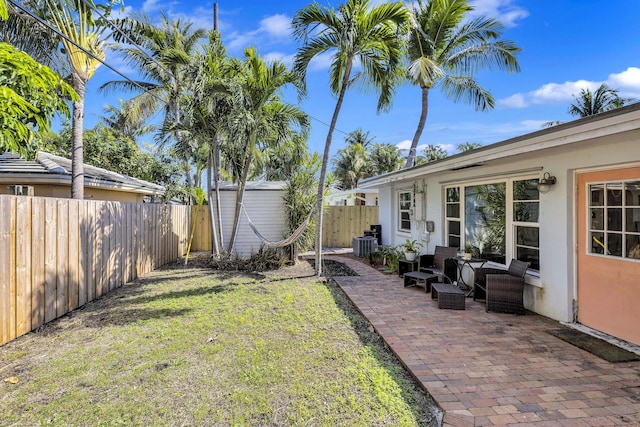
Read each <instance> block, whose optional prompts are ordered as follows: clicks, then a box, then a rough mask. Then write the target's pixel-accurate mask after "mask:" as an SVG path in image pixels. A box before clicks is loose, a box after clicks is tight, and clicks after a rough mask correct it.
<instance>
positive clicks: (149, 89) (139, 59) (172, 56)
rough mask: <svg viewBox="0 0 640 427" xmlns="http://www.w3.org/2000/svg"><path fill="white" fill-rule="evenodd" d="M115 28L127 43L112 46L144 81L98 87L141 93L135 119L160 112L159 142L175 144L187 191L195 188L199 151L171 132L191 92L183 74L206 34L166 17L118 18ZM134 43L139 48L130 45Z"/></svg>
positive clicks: (134, 107)
mask: <svg viewBox="0 0 640 427" xmlns="http://www.w3.org/2000/svg"><path fill="white" fill-rule="evenodd" d="M117 25H118V26H119V27H121V29H122V32H121V33H117V34H114V40H115V41H116V42H117V43H122V42H126V44H114V45H112V48H113V49H114V51H116V52H119V53H122V54H123V55H124V58H125V61H126V62H127V64H129V65H131V66H133V67H134V68H136V69H137V70H138V71H139V72H140V74H141V75H142V77H143V78H144V79H146V80H140V81H136V82H133V83H132V82H130V81H126V80H116V81H109V82H106V83H105V84H103V85H102V86H101V87H100V89H101V90H106V91H109V90H126V91H129V92H134V93H137V95H136V96H135V97H134V98H132V99H131V100H130V102H131V107H132V117H135V116H136V115H137V114H139V115H144V116H149V117H150V116H153V113H155V112H157V111H159V110H162V112H163V115H164V117H163V125H162V129H164V130H165V132H160V133H159V134H158V138H157V139H158V142H159V143H160V145H164V144H169V143H175V144H177V147H176V148H177V149H176V150H175V151H176V154H178V155H179V156H180V157H181V160H182V162H183V165H184V168H183V169H184V171H185V178H186V181H187V187H188V188H191V186H192V175H191V170H192V167H191V165H192V164H193V163H194V162H195V160H194V159H195V157H196V156H197V150H196V148H195V147H193V146H192V145H191V144H189V141H186V140H184V141H180V139H181V138H182V136H181V134H180V132H179V131H177V130H176V131H172V130H175V129H176V127H175V125H176V124H177V123H180V121H181V120H182V114H181V107H180V99H181V97H182V96H183V94H184V93H185V91H186V89H187V88H186V87H185V84H184V82H185V73H186V72H187V70H188V69H189V67H190V64H191V63H192V61H193V58H194V57H195V55H196V52H197V51H198V48H199V47H200V42H201V40H202V39H203V38H204V37H205V35H206V33H205V31H204V30H202V29H195V30H194V29H193V24H192V23H190V22H184V21H182V20H180V19H177V20H173V19H168V18H167V17H166V16H165V15H164V14H162V15H161V17H160V23H159V24H157V25H156V24H153V23H152V20H151V18H150V17H149V16H146V15H137V16H135V17H134V18H133V19H124V20H120V21H118V23H117ZM132 41H133V42H135V45H132V44H131V42H132Z"/></svg>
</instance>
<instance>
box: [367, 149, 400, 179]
mask: <svg viewBox="0 0 640 427" xmlns="http://www.w3.org/2000/svg"><path fill="white" fill-rule="evenodd" d="M402 163H403V161H402V154H401V153H400V150H398V147H396V146H395V145H391V144H380V143H378V142H376V143H375V144H374V145H373V147H371V149H370V150H369V167H370V172H371V175H382V174H383V173H387V172H393V171H397V170H398V169H400V168H402Z"/></svg>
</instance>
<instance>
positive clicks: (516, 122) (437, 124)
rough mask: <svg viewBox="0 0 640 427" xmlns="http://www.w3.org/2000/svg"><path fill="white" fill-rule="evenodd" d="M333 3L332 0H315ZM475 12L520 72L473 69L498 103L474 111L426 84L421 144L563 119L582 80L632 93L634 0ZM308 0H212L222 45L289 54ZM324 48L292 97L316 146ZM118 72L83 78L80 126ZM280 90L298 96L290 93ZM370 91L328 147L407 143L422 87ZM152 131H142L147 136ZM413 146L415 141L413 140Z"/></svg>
mask: <svg viewBox="0 0 640 427" xmlns="http://www.w3.org/2000/svg"><path fill="white" fill-rule="evenodd" d="M319 2H320V3H321V4H327V5H332V6H338V5H339V4H340V3H339V2H338V1H335V0H332V1H330V0H319ZM471 3H472V4H473V5H474V6H475V8H476V11H475V13H478V14H484V15H488V16H491V17H494V18H497V19H499V20H500V21H501V22H502V23H503V24H504V25H505V32H504V34H503V38H506V39H510V40H513V41H515V42H516V43H517V44H518V45H519V46H520V47H521V48H522V52H521V53H520V55H519V56H518V59H519V62H520V67H521V72H520V73H518V74H507V73H504V72H498V71H495V72H484V73H482V74H480V75H478V76H477V77H478V80H479V81H480V83H481V85H483V86H484V87H486V88H487V89H489V90H490V91H491V93H492V94H493V95H494V97H495V99H496V108H494V109H493V110H490V111H485V112H476V111H475V109H474V108H473V107H472V106H470V105H468V104H465V103H454V102H453V101H450V100H449V99H446V98H444V97H443V96H442V95H441V93H439V92H438V91H437V90H434V91H432V92H431V94H430V109H429V116H428V118H427V124H426V128H425V131H424V132H423V135H422V138H421V141H420V143H421V145H426V144H434V145H440V146H442V147H443V148H445V149H446V150H447V151H449V152H450V153H453V152H455V146H456V145H458V144H462V143H465V142H474V143H480V144H483V145H485V144H490V143H494V142H498V141H501V140H504V139H507V138H510V137H513V136H517V135H522V134H525V133H528V132H532V131H535V130H538V129H540V127H541V124H542V123H545V122H548V121H552V120H562V121H569V120H571V119H572V118H571V117H570V116H569V115H568V114H567V112H566V111H567V107H568V106H569V104H570V103H571V102H572V101H573V98H572V94H576V93H578V92H579V91H580V89H582V88H590V89H595V88H597V86H599V85H600V84H601V83H603V82H606V83H607V84H608V85H609V86H611V87H612V88H615V89H617V90H619V92H620V94H621V95H622V96H624V97H632V98H635V99H638V100H640V37H639V36H638V28H639V27H638V22H637V20H638V17H640V1H637V0H615V1H610V0H555V1H551V0H474V1H471ZM306 4H308V2H306V1H298V0H287V1H279V2H269V1H251V0H248V1H231V0H220V1H219V3H218V5H219V24H220V31H221V33H222V39H223V42H224V43H225V45H226V47H227V49H228V52H229V53H230V54H232V55H236V56H241V55H242V51H243V49H244V48H245V47H248V46H251V45H253V46H255V47H256V48H257V49H258V51H259V52H260V54H261V55H262V56H263V57H266V58H277V59H280V60H283V61H285V62H286V63H288V64H290V63H291V61H292V58H293V55H294V54H295V52H296V48H297V47H298V44H297V43H296V41H295V40H294V39H293V38H292V37H291V34H290V28H289V24H290V21H291V18H292V16H293V15H294V14H295V12H296V11H297V10H299V9H301V8H303V7H304V6H305V5H306ZM125 6H126V9H125V13H129V12H130V11H131V10H143V11H145V12H147V13H150V14H152V15H153V14H157V13H159V11H160V10H163V11H164V12H165V13H166V14H167V15H168V16H169V17H172V18H181V19H189V20H191V21H192V22H193V23H194V25H195V26H196V27H200V28H205V29H210V28H212V26H213V2H211V1H208V2H196V1H170V2H166V1H160V0H146V1H134V0H130V1H126V0H125ZM107 62H108V63H109V64H111V65H114V66H116V67H117V68H118V69H119V70H120V71H121V72H124V73H125V74H126V75H128V76H131V77H132V78H134V77H135V74H134V73H133V71H132V70H128V69H127V68H126V67H125V66H124V64H123V63H122V62H121V61H120V60H119V59H118V58H116V57H113V56H107ZM328 64H329V60H328V58H327V57H324V58H319V59H318V60H317V61H314V62H313V63H312V67H311V68H310V70H309V72H308V75H307V78H308V82H307V83H308V88H309V94H308V97H307V98H306V99H305V100H303V101H302V102H301V103H300V107H301V108H302V109H303V110H304V111H306V112H307V113H308V114H310V115H311V116H312V117H313V118H314V120H313V121H312V125H313V127H312V131H311V136H310V138H309V148H310V150H312V151H318V152H322V150H323V147H324V141H325V138H326V134H327V129H328V128H327V126H325V125H324V124H322V123H321V122H325V123H328V122H329V121H330V119H331V114H332V112H333V108H334V105H335V99H334V98H333V97H332V96H331V94H330V92H329V89H328V81H329V75H328ZM112 79H119V77H118V76H116V75H114V74H113V73H112V72H111V71H109V70H108V69H107V68H106V67H102V68H100V69H99V70H98V73H97V74H96V76H95V77H94V79H92V80H91V81H90V82H89V87H88V92H87V111H86V123H85V124H86V126H88V127H91V126H93V124H95V122H96V121H97V120H98V116H99V115H102V114H103V106H104V104H114V105H115V104H117V96H118V95H119V96H120V97H122V98H124V99H126V98H127V97H129V96H130V95H129V94H126V93H123V94H116V96H115V97H114V96H109V97H107V96H105V95H104V94H102V93H98V92H97V88H98V86H99V85H100V84H101V83H102V82H104V81H106V80H112ZM287 97H288V100H289V101H290V102H293V103H297V102H298V100H297V99H296V97H295V96H293V95H291V96H289V95H287ZM376 100H377V98H376V96H375V95H374V94H372V93H364V92H357V91H351V92H348V93H347V95H346V97H345V102H344V104H343V108H342V111H341V114H340V118H339V120H338V124H337V129H338V131H337V132H336V133H335V134H334V138H333V143H332V150H331V151H332V153H335V152H336V151H337V150H338V149H340V148H343V147H344V146H345V143H344V136H345V135H344V133H341V132H345V133H348V132H351V131H353V130H355V129H356V128H362V129H363V130H364V131H365V132H369V133H370V136H374V137H375V138H376V140H377V141H378V142H385V143H389V144H393V145H398V146H399V147H400V148H406V147H408V144H409V143H410V140H411V138H412V137H413V134H414V132H415V128H416V125H417V121H418V118H419V114H420V91H419V89H418V88H416V87H413V86H410V85H406V86H403V87H400V88H399V89H398V91H397V94H396V96H395V98H394V101H393V108H392V110H391V111H390V112H388V113H380V114H377V113H376V110H375V107H376ZM149 139H150V138H149ZM419 148H420V147H419Z"/></svg>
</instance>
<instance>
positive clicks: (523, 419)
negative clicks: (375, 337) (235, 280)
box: [325, 255, 640, 426]
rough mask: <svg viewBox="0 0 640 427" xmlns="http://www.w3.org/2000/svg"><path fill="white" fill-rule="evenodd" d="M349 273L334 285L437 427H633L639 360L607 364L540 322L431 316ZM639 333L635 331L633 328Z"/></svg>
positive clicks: (420, 293) (360, 266) (397, 283)
mask: <svg viewBox="0 0 640 427" xmlns="http://www.w3.org/2000/svg"><path fill="white" fill-rule="evenodd" d="M325 259H335V260H337V261H340V262H344V263H345V264H347V265H348V266H349V267H351V268H352V269H353V270H355V271H356V272H357V273H358V274H360V276H359V277H335V278H334V279H335V280H336V282H337V283H338V284H339V285H340V287H341V288H342V289H343V290H344V291H345V292H346V294H347V295H348V296H349V298H350V299H351V300H352V301H353V302H354V304H355V305H356V306H357V307H358V309H359V310H360V311H361V312H362V314H364V315H365V316H366V317H367V318H368V319H369V321H370V322H371V324H372V325H373V327H374V328H375V330H376V331H377V332H378V333H379V334H380V335H381V336H382V338H383V339H384V340H385V342H386V343H387V344H388V345H389V346H390V347H391V349H392V350H393V351H394V352H395V353H396V355H397V356H398V358H399V359H400V360H401V362H402V363H403V364H404V365H405V366H406V367H407V368H408V369H409V370H410V372H411V373H412V374H413V375H414V376H415V378H417V380H418V381H420V382H421V383H422V385H423V387H424V388H425V389H426V390H427V391H428V392H429V394H431V396H432V397H433V398H434V399H435V400H436V402H437V403H438V405H439V406H440V407H441V408H442V410H443V411H445V414H444V420H443V425H445V426H497V425H503V426H609V425H640V362H630V363H615V364H612V363H608V362H606V361H604V360H602V359H600V358H598V357H596V356H594V355H592V354H590V353H588V352H586V351H583V350H580V349H579V348H577V347H574V346H572V345H570V344H567V343H565V342H564V341H561V340H560V339H558V338H555V337H553V336H551V335H549V334H547V333H546V332H545V330H548V329H554V328H558V327H560V326H561V325H560V324H559V323H558V322H556V321H553V320H550V319H548V318H545V317H542V316H539V315H535V314H532V313H529V312H528V313H527V315H525V316H517V315H512V314H500V313H487V312H485V309H484V304H483V303H482V302H474V301H473V299H471V298H467V299H466V310H463V311H458V310H439V309H438V308H437V302H436V301H432V300H431V295H430V294H426V293H425V292H424V287H409V288H404V287H403V284H402V279H400V278H398V277H397V276H390V275H384V274H382V273H380V272H379V271H377V270H375V269H373V268H371V267H369V266H368V265H366V264H365V263H363V262H360V261H359V260H357V259H354V258H353V257H349V256H338V255H328V256H326V257H325ZM638 327H640V325H639V326H638Z"/></svg>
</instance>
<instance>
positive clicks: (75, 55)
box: [45, 0, 112, 199]
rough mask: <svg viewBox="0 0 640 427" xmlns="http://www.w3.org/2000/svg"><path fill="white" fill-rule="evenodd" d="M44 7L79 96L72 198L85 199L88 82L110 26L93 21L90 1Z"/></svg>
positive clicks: (49, 0) (56, 1)
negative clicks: (85, 102)
mask: <svg viewBox="0 0 640 427" xmlns="http://www.w3.org/2000/svg"><path fill="white" fill-rule="evenodd" d="M111 5H112V3H108V4H107V6H105V7H104V12H103V16H105V17H106V16H108V15H109V12H110V8H111ZM45 6H46V8H47V9H48V11H47V12H48V13H47V18H48V19H49V20H50V21H51V22H52V23H53V25H54V26H55V27H56V28H57V30H58V31H60V33H61V34H63V35H64V37H65V38H63V39H62V45H63V46H64V50H65V55H66V57H67V60H68V62H69V66H70V69H71V86H72V87H73V89H74V90H75V92H76V93H77V95H78V98H77V99H76V100H74V101H73V102H72V121H71V126H72V141H73V153H72V156H71V197H72V198H74V199H84V164H83V157H84V156H83V143H82V133H83V126H84V99H85V94H86V88H87V82H88V81H89V79H90V78H91V77H93V74H94V73H95V71H96V69H97V68H98V66H99V65H100V64H101V61H102V60H104V57H105V47H104V39H103V38H102V37H103V34H104V31H105V30H106V28H107V27H106V26H105V25H104V24H105V23H104V22H102V21H96V20H94V18H93V12H94V9H95V7H96V6H95V5H94V3H93V2H92V1H91V0H63V1H60V0H45ZM86 52H89V53H90V54H88V53H86Z"/></svg>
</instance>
